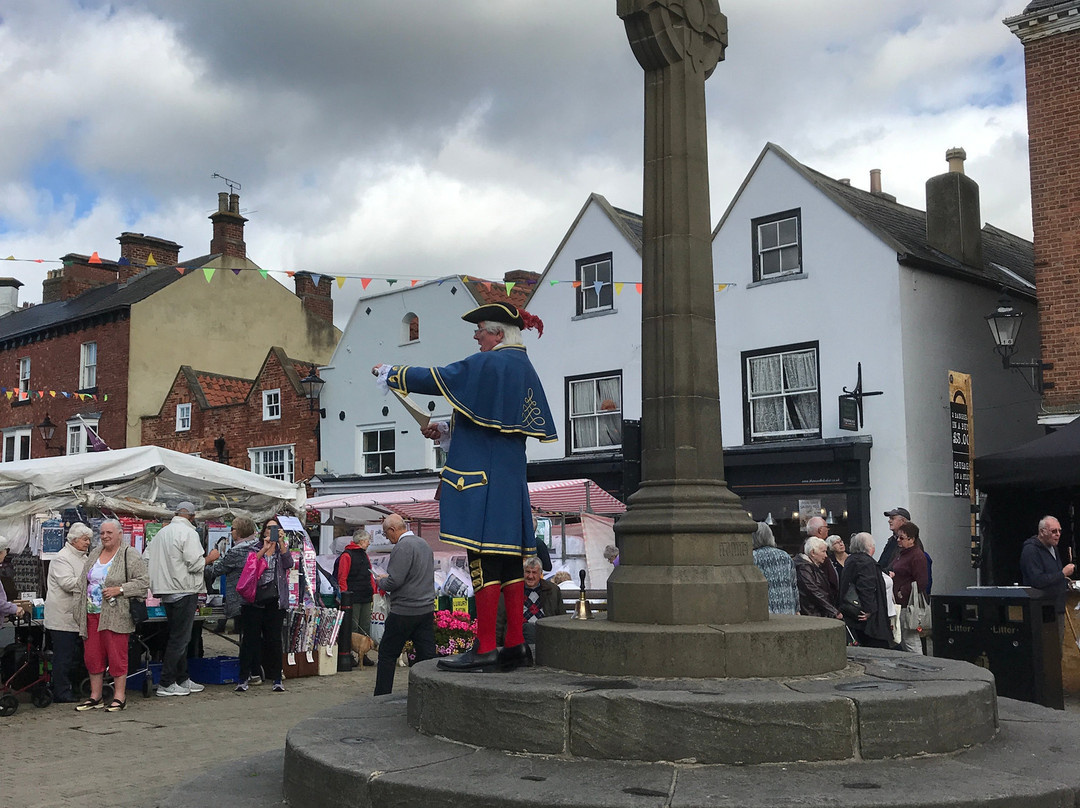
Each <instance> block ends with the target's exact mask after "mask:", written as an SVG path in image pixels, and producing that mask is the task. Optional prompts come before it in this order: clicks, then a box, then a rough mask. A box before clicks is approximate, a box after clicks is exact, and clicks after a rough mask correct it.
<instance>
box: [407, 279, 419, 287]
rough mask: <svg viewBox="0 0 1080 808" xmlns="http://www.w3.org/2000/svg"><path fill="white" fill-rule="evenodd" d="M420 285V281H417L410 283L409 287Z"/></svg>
mask: <svg viewBox="0 0 1080 808" xmlns="http://www.w3.org/2000/svg"><path fill="white" fill-rule="evenodd" d="M418 283H420V281H416V280H413V281H409V286H416V284H418Z"/></svg>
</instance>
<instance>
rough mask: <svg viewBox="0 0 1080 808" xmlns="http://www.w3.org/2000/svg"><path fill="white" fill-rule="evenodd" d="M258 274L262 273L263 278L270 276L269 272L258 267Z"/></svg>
mask: <svg viewBox="0 0 1080 808" xmlns="http://www.w3.org/2000/svg"><path fill="white" fill-rule="evenodd" d="M259 274H260V275H262V276H263V278H264V279H265V278H268V277H270V273H269V272H267V271H266V270H265V269H260V270H259Z"/></svg>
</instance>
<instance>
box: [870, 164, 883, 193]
mask: <svg viewBox="0 0 1080 808" xmlns="http://www.w3.org/2000/svg"><path fill="white" fill-rule="evenodd" d="M870 193H872V194H880V193H881V169H880V168H871V169H870Z"/></svg>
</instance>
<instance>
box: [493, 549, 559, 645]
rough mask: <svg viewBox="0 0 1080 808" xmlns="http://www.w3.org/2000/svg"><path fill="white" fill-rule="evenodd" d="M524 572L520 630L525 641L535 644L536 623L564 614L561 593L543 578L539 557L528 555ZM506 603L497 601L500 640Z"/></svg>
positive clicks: (496, 629) (506, 618)
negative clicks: (523, 599)
mask: <svg viewBox="0 0 1080 808" xmlns="http://www.w3.org/2000/svg"><path fill="white" fill-rule="evenodd" d="M523 567H524V574H525V606H524V609H523V611H522V615H521V618H522V624H521V625H522V631H523V634H524V637H525V642H527V643H529V644H530V645H535V644H536V624H537V622H538V621H540V620H543V619H544V618H545V617H555V616H557V615H560V614H565V613H566V612H565V610H564V609H563V605H562V593H561V592H560V591H559V587H557V586H556V585H555V584H554V583H553V582H552V581H548V580H546V579H545V578H544V568H543V564H542V563H541V561H540V559H539V558H537V557H536V556H530V557H529V558H526V559H525V562H524V564H523ZM508 619H509V618H508V617H507V614H506V605H505V603H504V602H503V601H500V602H499V614H498V617H497V618H496V625H495V634H496V635H497V636H496V641H497V642H502V640H503V638H504V636H505V634H506V622H507V620H508Z"/></svg>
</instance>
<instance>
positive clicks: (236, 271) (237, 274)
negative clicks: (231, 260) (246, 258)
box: [232, 269, 240, 277]
mask: <svg viewBox="0 0 1080 808" xmlns="http://www.w3.org/2000/svg"><path fill="white" fill-rule="evenodd" d="M232 274H233V275H236V276H237V277H240V270H239V269H234V270H233V271H232Z"/></svg>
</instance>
